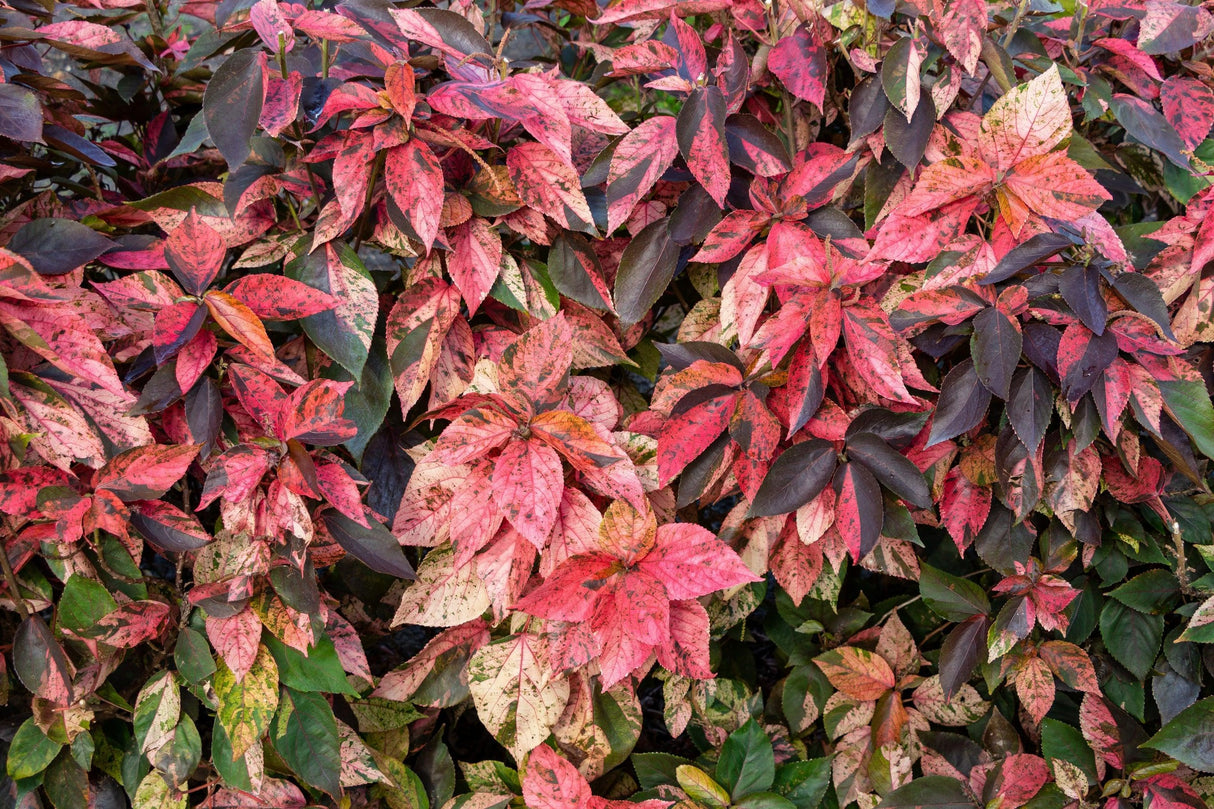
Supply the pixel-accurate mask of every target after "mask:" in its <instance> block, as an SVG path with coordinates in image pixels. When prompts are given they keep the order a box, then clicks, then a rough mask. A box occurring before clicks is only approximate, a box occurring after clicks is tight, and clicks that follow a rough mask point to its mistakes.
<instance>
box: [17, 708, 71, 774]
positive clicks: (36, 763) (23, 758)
mask: <svg viewBox="0 0 1214 809" xmlns="http://www.w3.org/2000/svg"><path fill="white" fill-rule="evenodd" d="M61 747H63V745H61V744H59V742H54V741H51V740H50V739H48V738H47V737H46V734H45V733H43V732H42V728H40V727H38V726H37V725H36V724H34V718H33V717H30V718H29V719H26V720H25V722H23V723H22V725H21V727H19V728H17V732H16V734H14V735H13V740H12V742H11V743H10V744H9V748H8V774H9V775H10V776H12V778H14V779H21V778H30V777H32V776H35V775H37V774H38V773H40V772H42V771H43V770H45V769H46V768H47V766H48V765H49V764H50V763H51V762H52V761H54V760H55V756H56V755H58V754H59V748H61Z"/></svg>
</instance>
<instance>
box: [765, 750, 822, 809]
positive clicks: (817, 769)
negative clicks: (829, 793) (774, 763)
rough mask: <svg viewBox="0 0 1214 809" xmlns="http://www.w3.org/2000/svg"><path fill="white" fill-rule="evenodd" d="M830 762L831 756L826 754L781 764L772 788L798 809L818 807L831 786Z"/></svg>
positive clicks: (814, 808)
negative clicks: (820, 756) (822, 756)
mask: <svg viewBox="0 0 1214 809" xmlns="http://www.w3.org/2000/svg"><path fill="white" fill-rule="evenodd" d="M830 762H831V757H830V756H826V757H824V758H811V759H810V760H809V761H793V762H791V763H788V764H781V765H780V767H779V768H777V769H776V780H775V783H774V784H773V785H772V789H773V790H775V791H776V792H777V793H779V794H780V795H783V796H784V797H785V798H787V799H788V800H789V801H791V802H792V804H793V806H795V807H796V808H797V809H817V807H818V805H819V804H821V803H822V798H823V797H825V795H826V790H827V789H828V788H829V787H830Z"/></svg>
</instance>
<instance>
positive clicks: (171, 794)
mask: <svg viewBox="0 0 1214 809" xmlns="http://www.w3.org/2000/svg"><path fill="white" fill-rule="evenodd" d="M188 805H189V804H188V802H187V800H186V795H185V793H184V792H179V791H178V790H177V789H175V788H174V787H171V786H169V785H168V784H167V783H166V782H165V780H164V778H163V777H161V775H160V773H158V772H150V773H148V774H147V775H145V776H144V777H143V780H142V781H140V782H139V788H138V789H136V790H135V800H134V801H132V806H133V809H186V806H188Z"/></svg>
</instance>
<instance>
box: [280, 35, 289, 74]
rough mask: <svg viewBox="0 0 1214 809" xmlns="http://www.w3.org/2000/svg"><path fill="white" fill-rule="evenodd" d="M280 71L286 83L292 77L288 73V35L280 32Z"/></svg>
mask: <svg viewBox="0 0 1214 809" xmlns="http://www.w3.org/2000/svg"><path fill="white" fill-rule="evenodd" d="M278 71H279V72H280V73H282V78H283V80H284V81H285V80H287V79H289V78H290V77H291V76H290V74H289V73H288V72H287V35H286V34H284V33H283V32H282V31H279V32H278Z"/></svg>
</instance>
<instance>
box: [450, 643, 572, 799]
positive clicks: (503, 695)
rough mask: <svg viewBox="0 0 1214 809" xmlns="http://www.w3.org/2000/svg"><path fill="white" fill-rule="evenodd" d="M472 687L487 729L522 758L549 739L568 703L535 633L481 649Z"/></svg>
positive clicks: (471, 672)
mask: <svg viewBox="0 0 1214 809" xmlns="http://www.w3.org/2000/svg"><path fill="white" fill-rule="evenodd" d="M468 688H469V690H471V692H472V699H473V702H475V703H476V709H477V714H478V716H479V717H480V719H481V721H482V722H484V724H485V727H486V728H488V730H489V732H490V733H492V734H493V735H494V737H495V738H497V740H498V741H499V742H501V743H502V744H503V745H505V746H506V748H507V749H509V750H510V752H511V753H512V754H513V755H514V756H515V758H518V759H521V758H522V757H523V755H524V754H526V753H527V752H529V751H531V750H533V749H535V748H536V747H538V746H539V745H540V743H541V742H543V741H544V739H546V738H547V737H548V735H549V734H550V733H551V732H552V728H553V726H555V725H556V723H557V720H558V719H560V717H561V714H562V713H563V712H564V710H565V705H566V703H567V702H568V701H569V681H568V680H567V679H566V678H565V677H564V676H563V675H559V674H555V673H554V672H553V667H552V663H551V662H550V660H549V658H548V644H547V642H546V641H545V640H544V639H543V638H542V637H540V636H537V635H530V634H519V635H514V636H512V637H509V638H506V639H504V640H500V641H497V642H495V643H491V644H488V645H487V646H482V647H481V648H480V649H479V650H478V651H477V653H476V654H475V655H473V656H472V659H471V660H469V661H468ZM542 755H543V754H541V756H542ZM587 792H589V789H588V788H587Z"/></svg>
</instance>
